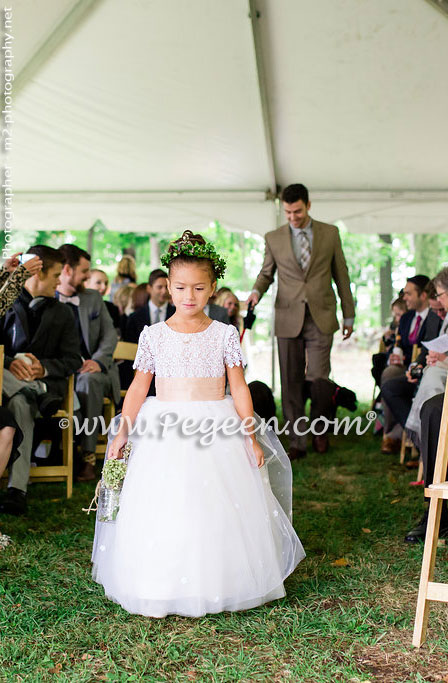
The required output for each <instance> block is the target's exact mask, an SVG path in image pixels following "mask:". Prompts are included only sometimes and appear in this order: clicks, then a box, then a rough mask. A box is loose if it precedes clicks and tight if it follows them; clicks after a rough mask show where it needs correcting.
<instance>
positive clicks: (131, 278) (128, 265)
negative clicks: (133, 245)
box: [109, 254, 137, 301]
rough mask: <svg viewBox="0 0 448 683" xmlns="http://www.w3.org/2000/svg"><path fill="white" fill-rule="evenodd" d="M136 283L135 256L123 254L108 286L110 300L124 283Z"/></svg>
mask: <svg viewBox="0 0 448 683" xmlns="http://www.w3.org/2000/svg"><path fill="white" fill-rule="evenodd" d="M136 283H137V269H136V264H135V258H134V257H133V256H130V255H129V254H125V255H124V256H123V257H122V259H121V261H120V262H119V264H118V266H117V274H116V276H115V278H114V280H113V282H112V284H111V286H110V292H109V294H110V296H109V298H110V300H111V301H113V300H114V295H115V292H116V291H117V290H118V289H120V287H123V286H124V285H131V284H134V285H135V284H136Z"/></svg>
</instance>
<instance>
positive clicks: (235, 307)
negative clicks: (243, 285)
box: [213, 287, 243, 334]
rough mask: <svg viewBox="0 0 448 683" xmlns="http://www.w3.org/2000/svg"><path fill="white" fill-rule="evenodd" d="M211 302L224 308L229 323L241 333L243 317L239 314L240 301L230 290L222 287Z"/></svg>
mask: <svg viewBox="0 0 448 683" xmlns="http://www.w3.org/2000/svg"><path fill="white" fill-rule="evenodd" d="M213 303H215V304H217V305H218V306H222V307H223V308H225V309H226V311H227V314H228V316H229V321H230V324H231V325H234V326H235V327H236V329H237V330H238V332H239V333H240V334H241V332H242V330H243V319H242V317H241V315H240V302H239V299H238V297H237V296H235V294H234V293H233V292H232V290H231V289H228V288H227V287H223V288H222V289H221V290H220V291H219V292H218V294H217V295H216V297H215V300H214V302H213Z"/></svg>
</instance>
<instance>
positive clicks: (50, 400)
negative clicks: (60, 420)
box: [37, 393, 62, 417]
mask: <svg viewBox="0 0 448 683" xmlns="http://www.w3.org/2000/svg"><path fill="white" fill-rule="evenodd" d="M61 403H62V399H61V398H60V397H59V396H56V394H48V393H45V394H39V396H38V397H37V407H38V408H39V412H40V414H41V415H42V417H52V416H53V415H54V414H55V413H56V412H57V411H58V410H59V408H60V407H61Z"/></svg>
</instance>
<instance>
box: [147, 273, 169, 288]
mask: <svg viewBox="0 0 448 683" xmlns="http://www.w3.org/2000/svg"><path fill="white" fill-rule="evenodd" d="M160 277H165V278H167V277H168V274H167V273H165V271H164V270H162V269H161V268H156V269H155V270H152V271H151V272H150V273H149V278H148V285H149V286H150V287H152V286H153V284H154V282H155V281H156V280H158V279H159V278H160Z"/></svg>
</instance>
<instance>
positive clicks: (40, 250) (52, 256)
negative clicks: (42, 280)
mask: <svg viewBox="0 0 448 683" xmlns="http://www.w3.org/2000/svg"><path fill="white" fill-rule="evenodd" d="M26 253H27V254H35V256H38V257H39V258H40V260H41V261H42V272H43V273H46V272H47V271H48V270H49V269H50V268H52V267H53V266H54V265H55V263H64V257H63V255H62V254H61V252H60V251H59V249H53V247H47V246H46V245H45V244H35V245H34V246H33V247H30V248H29V249H28V251H27V252H26Z"/></svg>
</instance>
